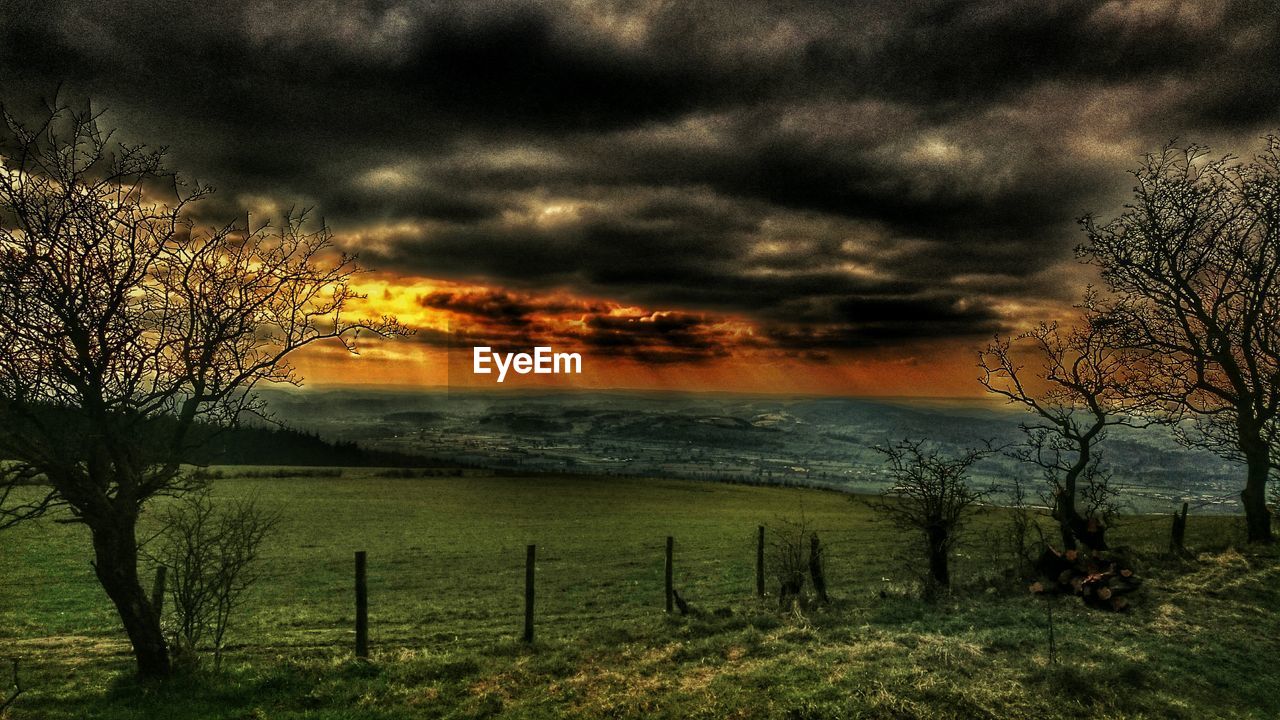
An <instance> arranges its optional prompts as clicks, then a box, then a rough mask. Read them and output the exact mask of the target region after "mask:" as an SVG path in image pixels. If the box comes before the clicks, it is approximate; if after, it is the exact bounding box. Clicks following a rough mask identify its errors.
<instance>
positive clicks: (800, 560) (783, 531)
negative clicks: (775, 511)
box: [768, 512, 813, 608]
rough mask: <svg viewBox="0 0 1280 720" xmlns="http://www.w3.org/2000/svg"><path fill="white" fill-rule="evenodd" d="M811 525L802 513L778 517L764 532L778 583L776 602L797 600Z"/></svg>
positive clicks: (801, 591)
mask: <svg viewBox="0 0 1280 720" xmlns="http://www.w3.org/2000/svg"><path fill="white" fill-rule="evenodd" d="M812 532H813V528H812V527H811V526H810V524H809V520H808V518H806V517H805V515H804V513H803V512H801V513H800V517H799V518H798V519H792V518H780V519H779V520H777V521H776V522H775V523H774V524H773V525H772V526H771V527H770V528H769V532H768V536H769V538H770V539H769V546H770V549H771V551H772V552H771V554H772V558H771V559H772V561H773V562H772V563H771V566H772V567H773V573H774V577H775V578H776V579H777V582H778V604H779V605H780V606H782V607H784V608H785V607H786V606H787V605H788V604H790V603H792V602H795V601H801V600H803V597H804V587H805V583H806V576H807V574H808V571H809V535H810V533H812Z"/></svg>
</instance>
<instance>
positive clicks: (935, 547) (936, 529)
mask: <svg viewBox="0 0 1280 720" xmlns="http://www.w3.org/2000/svg"><path fill="white" fill-rule="evenodd" d="M929 576H930V577H932V578H933V581H934V582H935V583H937V584H938V585H939V586H940V587H944V588H945V587H950V586H951V569H950V568H949V567H948V566H947V530H946V528H944V527H941V526H937V525H935V526H933V527H930V528H929Z"/></svg>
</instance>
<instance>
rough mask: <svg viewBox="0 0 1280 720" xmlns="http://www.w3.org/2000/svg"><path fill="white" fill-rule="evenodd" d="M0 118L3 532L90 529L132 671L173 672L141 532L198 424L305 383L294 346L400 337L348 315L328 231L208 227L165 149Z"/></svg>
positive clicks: (55, 118)
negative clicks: (269, 387) (29, 522)
mask: <svg viewBox="0 0 1280 720" xmlns="http://www.w3.org/2000/svg"><path fill="white" fill-rule="evenodd" d="M4 119H5V123H6V126H7V133H6V134H5V135H4V137H3V139H2V141H0V142H3V145H0V163H2V165H0V457H3V458H5V459H7V460H10V461H12V462H10V463H8V464H6V465H5V466H4V467H3V478H2V479H0V487H2V488H3V489H0V501H4V502H7V503H9V504H7V505H0V526H2V525H3V524H9V523H13V522H17V521H20V520H24V519H28V518H31V517H35V516H37V515H39V514H40V513H42V512H44V511H45V510H47V509H49V508H51V507H54V506H59V505H62V506H66V507H67V508H68V509H69V510H70V512H71V513H72V515H74V516H75V517H76V518H78V519H79V520H81V521H82V522H84V523H85V524H86V525H87V526H88V527H89V530H90V532H91V533H92V536H93V545H94V567H95V569H96V572H97V575H98V578H99V580H100V581H101V582H102V585H103V588H104V589H105V590H106V592H107V594H108V596H110V597H111V599H112V601H113V602H114V603H115V605H116V607H117V609H118V610H119V612H120V616H121V619H122V620H123V622H124V626H125V629H126V631H127V633H128V635H129V637H130V640H131V641H132V642H133V647H134V652H135V655H136V656H137V660H138V669H139V673H140V674H142V675H150V676H157V675H165V674H167V673H168V671H169V658H168V655H167V652H166V648H165V644H164V640H163V637H162V636H161V634H160V627H159V622H158V618H157V617H156V615H155V613H153V612H152V610H151V608H150V605H149V601H148V598H147V595H146V593H145V592H143V590H142V588H141V586H140V584H139V582H138V572H137V559H138V546H137V540H136V533H135V528H136V523H137V518H138V515H139V513H140V512H141V511H142V509H143V507H144V505H145V503H146V502H147V501H148V499H150V498H152V497H155V496H156V495H159V494H165V493H180V492H183V491H184V490H187V489H188V488H189V485H190V482H189V480H188V478H187V476H186V475H184V474H183V472H182V468H181V462H182V460H183V457H184V453H185V452H186V451H187V450H188V449H189V446H190V443H191V437H192V433H191V432H190V431H191V429H192V427H193V426H194V425H195V424H196V423H199V422H213V423H226V422H230V421H234V420H235V419H236V418H237V417H239V416H240V415H241V414H242V413H244V412H247V411H253V410H255V409H256V408H257V405H256V401H255V396H254V394H253V390H254V387H255V386H256V385H257V384H258V383H260V382H269V383H279V382H286V383H288V382H292V383H296V382H298V380H299V378H298V377H297V376H296V374H295V372H294V369H293V367H292V366H291V365H290V364H289V362H288V355H289V354H290V353H291V352H293V351H294V350H297V349H298V348H301V347H303V346H305V345H308V344H311V343H313V342H317V341H322V340H333V341H335V342H342V343H344V344H345V345H346V346H347V348H348V349H350V350H352V351H354V350H355V346H354V344H353V343H354V339H355V337H356V335H357V334H358V333H359V332H360V331H362V330H368V331H372V332H375V333H379V334H382V335H389V334H400V333H402V332H404V330H403V328H402V327H401V326H400V325H399V323H398V322H397V321H396V320H395V319H393V318H385V317H384V318H381V319H379V320H374V321H369V320H351V319H349V318H348V317H347V316H346V314H345V310H346V309H347V307H348V305H349V303H350V301H352V300H353V299H356V298H358V297H359V295H358V294H357V293H356V292H355V290H353V289H352V287H351V284H350V281H351V278H352V276H353V275H354V274H355V273H356V272H357V271H358V268H357V266H356V264H355V260H354V259H353V258H352V257H349V256H347V255H345V254H343V253H340V252H338V251H337V250H336V248H335V247H334V243H333V240H332V236H331V234H330V232H329V230H328V229H327V228H325V227H319V228H316V229H314V230H306V229H304V223H303V219H304V218H303V216H290V217H286V218H284V220H283V221H282V223H281V225H280V226H279V227H270V226H267V225H260V226H258V227H256V228H251V227H248V226H247V223H246V221H241V222H239V223H230V224H227V225H223V226H221V227H214V228H211V229H204V228H201V227H198V226H197V225H196V223H195V221H194V220H193V219H192V218H193V216H192V209H193V205H194V204H195V203H197V202H198V201H200V200H201V199H203V198H206V197H207V196H208V195H209V193H210V192H211V189H210V188H208V187H206V186H202V185H198V184H196V185H188V184H186V183H185V182H184V181H183V180H182V178H180V177H179V176H178V175H176V174H175V173H173V172H171V171H169V170H168V169H167V168H166V167H165V165H164V153H163V151H155V150H151V149H148V148H146V147H143V146H137V145H127V144H122V143H119V142H114V141H113V140H112V137H111V133H109V132H106V131H104V130H102V129H101V128H100V127H99V124H98V120H99V116H98V115H95V114H94V113H92V112H91V111H89V110H79V109H75V108H70V107H65V106H59V105H57V104H56V103H55V104H54V105H52V106H51V107H49V109H48V113H47V115H46V116H45V117H43V118H42V119H41V120H40V121H38V122H37V123H35V124H25V123H23V122H22V121H20V120H19V119H18V118H15V117H13V116H11V115H10V114H9V113H7V112H6V113H5V115H4ZM16 485H38V486H42V487H44V488H46V490H45V491H44V492H41V493H39V494H33V492H32V489H31V488H23V489H22V491H15V490H14V487H15V486H16Z"/></svg>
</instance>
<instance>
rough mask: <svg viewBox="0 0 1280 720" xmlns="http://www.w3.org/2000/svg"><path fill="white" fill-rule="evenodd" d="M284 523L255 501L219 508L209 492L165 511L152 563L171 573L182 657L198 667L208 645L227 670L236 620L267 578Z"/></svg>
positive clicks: (174, 631) (178, 650)
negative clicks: (266, 557)
mask: <svg viewBox="0 0 1280 720" xmlns="http://www.w3.org/2000/svg"><path fill="white" fill-rule="evenodd" d="M279 520H280V515H279V513H276V512H268V511H266V510H263V509H261V508H260V507H258V504H257V501H256V500H255V499H252V498H251V499H235V500H229V501H224V502H223V503H216V502H214V500H213V498H212V497H211V495H210V493H209V491H208V490H207V489H202V490H200V491H198V492H194V493H191V494H189V495H187V496H185V497H183V498H182V499H181V500H180V501H178V503H176V504H175V505H173V506H170V507H169V508H167V509H166V510H165V511H164V513H163V514H162V516H161V522H162V528H161V530H160V532H159V535H158V536H157V537H156V539H155V541H154V542H155V546H156V549H155V550H154V551H153V552H152V553H151V558H152V560H154V561H155V562H156V564H158V565H163V566H165V567H166V568H168V569H169V571H168V577H169V596H170V598H171V599H172V602H171V605H172V608H173V617H174V622H173V627H172V637H173V649H174V651H175V653H176V654H177V655H178V657H180V658H181V659H183V660H184V661H186V662H188V663H192V664H194V663H195V662H196V660H197V658H198V653H199V651H200V649H201V647H202V646H204V645H205V644H206V643H207V645H208V646H209V647H210V648H211V649H212V650H213V658H214V667H215V668H217V669H221V667H222V651H223V649H224V648H225V647H226V637H227V629H228V628H229V627H230V625H231V617H232V614H233V613H234V611H235V610H236V609H237V608H238V607H240V605H241V604H242V602H243V600H244V595H245V592H246V591H247V590H248V589H249V588H250V587H251V586H252V585H253V584H254V583H255V582H257V580H258V579H259V577H260V576H261V574H260V572H259V571H258V566H257V560H258V557H259V554H260V550H261V547H262V543H263V541H264V540H266V539H267V537H268V536H269V535H270V534H271V533H272V531H273V530H274V529H275V527H276V525H277V524H278V523H279Z"/></svg>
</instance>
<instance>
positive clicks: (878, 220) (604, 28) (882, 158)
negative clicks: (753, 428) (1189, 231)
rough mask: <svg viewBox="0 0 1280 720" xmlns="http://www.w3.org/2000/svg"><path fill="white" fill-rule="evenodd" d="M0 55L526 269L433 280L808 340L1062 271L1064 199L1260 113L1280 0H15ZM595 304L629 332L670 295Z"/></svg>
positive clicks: (676, 331)
mask: <svg viewBox="0 0 1280 720" xmlns="http://www.w3.org/2000/svg"><path fill="white" fill-rule="evenodd" d="M0 78H3V94H4V97H5V99H6V100H8V101H11V102H16V103H18V104H19V105H21V104H23V103H28V104H29V103H30V101H31V99H32V98H34V97H36V96H38V95H39V94H42V93H43V94H47V93H49V92H50V91H51V90H52V88H54V87H55V86H56V85H58V84H62V85H63V86H64V89H65V92H66V93H67V94H68V95H69V96H71V97H85V96H91V97H93V99H94V102H95V103H96V104H97V105H99V106H106V107H109V108H111V110H112V115H111V116H110V118H111V119H112V120H113V121H116V122H118V124H120V125H121V126H122V130H123V131H124V133H125V134H126V135H127V136H128V137H130V138H137V139H142V140H146V141H149V142H154V143H161V144H167V145H169V146H171V147H172V149H173V158H174V161H175V163H176V164H178V165H179V166H180V167H182V168H183V169H184V170H189V171H190V172H191V173H192V174H195V175H198V176H199V177H200V179H202V180H206V181H211V182H213V183H214V184H216V185H218V186H219V187H220V188H222V192H221V193H220V198H219V200H218V201H217V202H216V203H215V204H213V206H212V207H213V208H216V209H217V210H220V211H223V212H231V211H232V208H234V207H236V206H238V205H242V204H254V203H256V202H260V201H261V199H262V198H265V197H270V198H276V199H277V200H278V204H279V206H281V207H287V206H289V205H302V206H306V205H315V206H316V207H317V210H318V212H320V213H322V214H323V216H324V217H325V218H326V220H328V221H329V222H330V224H331V225H333V226H334V227H335V229H336V230H337V231H338V232H339V233H340V234H341V235H342V236H343V237H345V238H348V239H349V241H350V242H351V243H352V245H353V246H356V247H360V248H363V257H364V259H365V260H366V262H369V263H370V264H372V265H374V266H375V267H376V268H377V269H379V270H382V271H387V272H403V273H409V274H418V275H425V276H428V277H444V278H466V279H471V280H477V281H483V282H485V283H492V284H500V285H506V286H508V287H513V288H517V289H518V290H519V291H520V292H519V293H516V294H512V295H509V296H507V297H505V298H503V297H498V296H493V297H475V296H466V295H457V296H448V297H445V296H444V295H438V296H433V297H427V298H423V299H422V301H423V304H424V305H428V306H430V307H435V308H438V309H442V310H447V311H450V312H456V313H459V314H469V315H470V316H472V317H475V318H480V319H481V320H484V321H487V322H489V323H491V325H492V327H493V328H495V329H496V328H499V327H504V328H508V329H509V330H511V331H512V332H514V329H513V328H514V326H516V325H519V324H521V323H524V324H525V325H529V324H531V323H535V321H534V320H531V318H534V317H536V316H538V315H539V313H543V314H545V313H547V312H549V311H550V310H549V309H548V308H545V307H543V308H539V307H536V306H535V305H536V303H534V304H532V305H531V304H530V303H532V302H533V301H531V300H528V299H527V298H529V297H532V295H529V293H531V292H533V291H537V290H540V289H547V288H552V287H564V288H570V289H573V290H575V291H577V292H579V293H580V294H582V295H584V296H590V297H600V298H610V299H614V300H617V301H619V302H634V303H638V304H642V305H644V306H645V307H667V308H670V307H685V308H687V309H689V310H690V311H691V312H694V313H696V312H701V311H708V312H720V313H734V314H741V315H744V316H746V317H750V318H753V319H755V320H757V321H759V323H760V326H761V327H762V328H764V330H765V333H766V335H767V336H768V337H769V338H770V339H769V340H768V341H769V342H774V343H777V344H779V345H782V346H786V347H792V348H795V349H796V350H797V352H799V351H800V350H801V349H803V350H804V351H806V352H813V353H816V354H820V353H821V351H822V349H823V348H830V349H834V348H858V347H868V346H880V345H886V344H893V343H896V342H902V341H904V340H911V339H915V338H928V337H938V336H947V337H963V336H968V335H974V336H976V335H983V334H987V333H989V332H991V331H992V330H994V329H999V328H1000V327H1001V326H1002V325H1003V324H1006V323H1007V322H1009V312H1010V311H1009V310H1008V308H1010V307H1015V306H1016V307H1035V306H1037V305H1038V304H1045V303H1053V302H1061V301H1063V300H1066V299H1069V298H1070V297H1071V296H1073V295H1074V294H1075V293H1076V292H1077V291H1078V281H1077V279H1076V278H1075V277H1074V275H1073V274H1072V273H1073V272H1074V271H1073V270H1072V264H1071V260H1070V256H1071V253H1070V248H1071V247H1072V246H1073V245H1074V244H1075V242H1076V241H1077V240H1078V237H1077V236H1076V232H1077V231H1076V229H1075V227H1074V225H1073V223H1072V220H1073V218H1075V217H1076V216H1077V215H1079V214H1080V213H1082V212H1084V211H1086V210H1091V209H1092V210H1098V211H1101V212H1103V213H1104V214H1105V213H1109V212H1114V211H1115V210H1116V209H1117V208H1118V204H1119V202H1121V201H1122V200H1123V196H1124V193H1125V192H1126V190H1127V188H1128V186H1129V182H1128V180H1127V178H1126V177H1125V175H1124V171H1125V170H1126V169H1127V168H1129V167H1131V166H1132V165H1134V164H1135V162H1136V158H1137V155H1138V153H1140V152H1143V151H1147V150H1151V149H1154V148H1156V147H1158V146H1159V145H1160V144H1162V143H1163V142H1164V141H1166V140H1168V139H1169V138H1171V137H1179V138H1183V139H1185V140H1186V141H1193V140H1194V141H1201V142H1209V143H1212V144H1214V146H1215V150H1218V149H1220V150H1222V151H1223V152H1227V151H1235V152H1237V153H1240V154H1247V153H1248V152H1251V151H1252V150H1253V148H1254V147H1256V137H1257V136H1258V135H1259V134H1261V133H1262V132H1264V131H1266V130H1269V129H1275V128H1277V127H1280V10H1277V9H1276V6H1275V5H1274V4H1273V3H1270V2H1202V1H1198V0H1197V1H1192V0H1187V1H1185V2H1179V1H1177V0H1167V1H1164V2H1147V3H1127V2H1102V1H1101V0H1099V1H1094V2H1061V1H1057V2H1045V1H1044V0H1022V1H1018V2H925V3H899V2H890V1H888V0H885V1H884V2H867V3H825V2H820V1H819V0H812V1H810V2H794V3H785V4H779V3H771V2H752V1H750V0H743V1H742V2H735V3H732V4H726V3H710V2H706V3H704V2H681V3H647V2H639V1H638V0H637V1H628V0H617V1H616V2H603V1H595V2H592V1H590V0H564V1H563V2H545V3H532V2H496V1H492V0H472V1H470V2H458V3H442V2H426V1H425V0H424V1H422V2H395V1H394V0H379V1H378V2H338V1H337V0H329V1H327V2H326V1H321V2H308V3H302V2H285V1H280V0H277V1H275V2H206V3H200V4H195V5H187V6H178V5H172V6H171V5H170V4H166V3H159V2H147V1H142V0H121V2H116V3H110V4H100V3H71V2H56V1H55V2H40V3H36V2H30V3H22V2H17V3H10V4H9V5H8V6H7V10H6V12H5V13H4V14H3V16H0ZM592 317H593V318H595V320H594V322H595V323H596V325H589V330H590V331H591V333H593V334H592V335H591V337H590V338H588V339H587V340H585V341H587V342H595V343H600V344H607V343H613V344H614V345H615V346H616V347H619V348H624V347H626V346H627V343H630V342H636V343H639V345H638V346H639V347H648V345H647V344H646V343H645V342H642V339H643V336H644V335H645V333H647V332H650V331H654V330H656V329H657V327H658V326H656V325H655V326H654V327H649V326H643V327H642V326H641V325H640V324H639V323H638V321H636V322H632V321H626V323H627V324H623V325H620V326H619V327H616V328H615V327H610V326H609V324H610V323H615V322H621V321H616V320H608V319H605V318H604V316H601V315H598V314H593V315H592ZM690 317H696V315H691V316H690ZM663 322H664V323H667V326H666V329H665V333H664V334H663V337H665V338H666V340H665V341H664V342H665V343H666V344H667V345H668V346H670V348H678V347H684V348H686V349H687V350H688V351H689V352H692V353H699V352H710V348H712V347H715V348H718V347H720V346H719V344H718V343H719V341H716V342H712V343H711V344H710V345H708V346H707V347H698V346H697V343H698V342H702V341H706V340H707V334H706V333H704V332H701V331H690V333H688V335H687V337H686V336H684V335H682V334H681V333H682V330H681V329H680V328H679V327H678V321H677V320H673V319H667V320H664V321H663ZM671 323H676V324H675V325H672V324H671ZM628 338H630V339H628ZM686 341H687V344H686ZM762 341H763V340H762ZM667 357H679V354H678V353H676V352H675V351H674V350H672V352H671V353H670V354H668V355H667Z"/></svg>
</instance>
